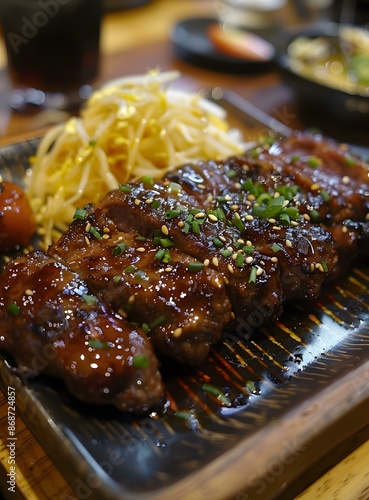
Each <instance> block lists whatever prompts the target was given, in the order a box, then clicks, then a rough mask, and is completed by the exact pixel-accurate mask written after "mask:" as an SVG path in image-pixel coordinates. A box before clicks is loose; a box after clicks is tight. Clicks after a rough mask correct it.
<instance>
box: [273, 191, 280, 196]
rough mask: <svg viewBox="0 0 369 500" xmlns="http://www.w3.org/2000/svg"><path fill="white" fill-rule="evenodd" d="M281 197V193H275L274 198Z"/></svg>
mask: <svg viewBox="0 0 369 500" xmlns="http://www.w3.org/2000/svg"><path fill="white" fill-rule="evenodd" d="M280 196H281V193H279V192H278V191H275V193H274V195H273V197H274V198H279V197H280Z"/></svg>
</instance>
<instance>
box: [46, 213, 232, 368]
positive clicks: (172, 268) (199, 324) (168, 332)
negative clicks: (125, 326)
mask: <svg viewBox="0 0 369 500" xmlns="http://www.w3.org/2000/svg"><path fill="white" fill-rule="evenodd" d="M91 228H93V231H92V233H91ZM49 252H50V253H51V254H52V255H57V256H58V257H59V258H60V259H61V260H62V261H63V262H65V263H67V265H68V266H69V267H70V268H71V269H73V270H75V271H76V272H78V273H79V275H80V276H81V277H82V278H83V279H84V280H85V281H86V283H87V284H88V286H89V288H90V289H91V290H92V291H93V293H95V294H97V295H98V297H99V298H101V300H102V301H104V302H107V303H109V304H111V305H112V306H113V308H114V309H115V310H116V311H119V313H120V314H122V315H124V316H125V317H126V318H128V319H129V320H130V321H133V322H135V323H138V324H140V325H141V326H142V328H143V329H144V330H145V331H146V332H147V334H148V336H149V337H150V339H151V341H152V343H153V345H154V348H155V350H156V352H157V353H158V354H164V355H167V356H170V357H172V358H174V359H176V360H177V361H180V362H182V363H188V364H199V363H200V362H201V361H203V359H204V358H205V357H206V356H207V354H208V352H209V349H210V346H211V345H212V344H214V343H215V342H217V341H218V340H219V339H220V336H221V333H222V330H223V328H224V327H225V325H227V324H228V323H229V321H230V319H231V305H230V302H229V299H228V297H227V295H226V291H225V286H224V280H223V276H222V275H221V273H220V272H217V271H214V270H212V269H210V268H209V267H204V268H203V269H198V265H199V262H198V261H196V259H194V258H192V257H191V256H189V255H187V254H184V253H182V252H180V251H179V250H178V249H177V248H175V247H174V246H173V244H172V242H171V241H170V240H169V239H168V238H167V237H166V236H165V235H164V234H161V235H160V236H158V237H156V238H145V237H143V236H142V235H140V233H138V232H136V231H135V230H134V229H132V230H131V231H129V232H121V231H118V230H117V229H116V227H115V225H114V224H112V223H111V222H108V223H106V221H101V220H100V219H97V218H96V215H95V213H94V212H93V211H92V210H90V214H89V215H88V216H87V217H86V218H85V219H84V220H76V221H74V222H73V224H72V225H71V226H70V228H69V230H68V231H67V232H66V233H65V234H64V235H63V236H62V237H61V238H60V240H59V241H58V242H57V244H56V245H54V246H53V247H52V248H51V249H50V250H49Z"/></svg>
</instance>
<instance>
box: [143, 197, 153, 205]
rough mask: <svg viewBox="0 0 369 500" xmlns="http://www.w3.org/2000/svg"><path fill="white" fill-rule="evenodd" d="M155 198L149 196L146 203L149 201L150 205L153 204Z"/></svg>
mask: <svg viewBox="0 0 369 500" xmlns="http://www.w3.org/2000/svg"><path fill="white" fill-rule="evenodd" d="M153 201H154V200H153V199H152V198H147V200H145V203H147V204H148V205H151V203H152V202H153Z"/></svg>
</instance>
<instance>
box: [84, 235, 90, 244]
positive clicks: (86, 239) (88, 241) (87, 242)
mask: <svg viewBox="0 0 369 500" xmlns="http://www.w3.org/2000/svg"><path fill="white" fill-rule="evenodd" d="M85 243H86V245H91V241H90V240H89V238H88V237H87V236H85Z"/></svg>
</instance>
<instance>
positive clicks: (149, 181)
mask: <svg viewBox="0 0 369 500" xmlns="http://www.w3.org/2000/svg"><path fill="white" fill-rule="evenodd" d="M142 182H143V183H144V185H145V187H147V186H150V187H151V186H153V185H154V179H153V178H152V177H149V176H147V175H144V176H143V177H142Z"/></svg>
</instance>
